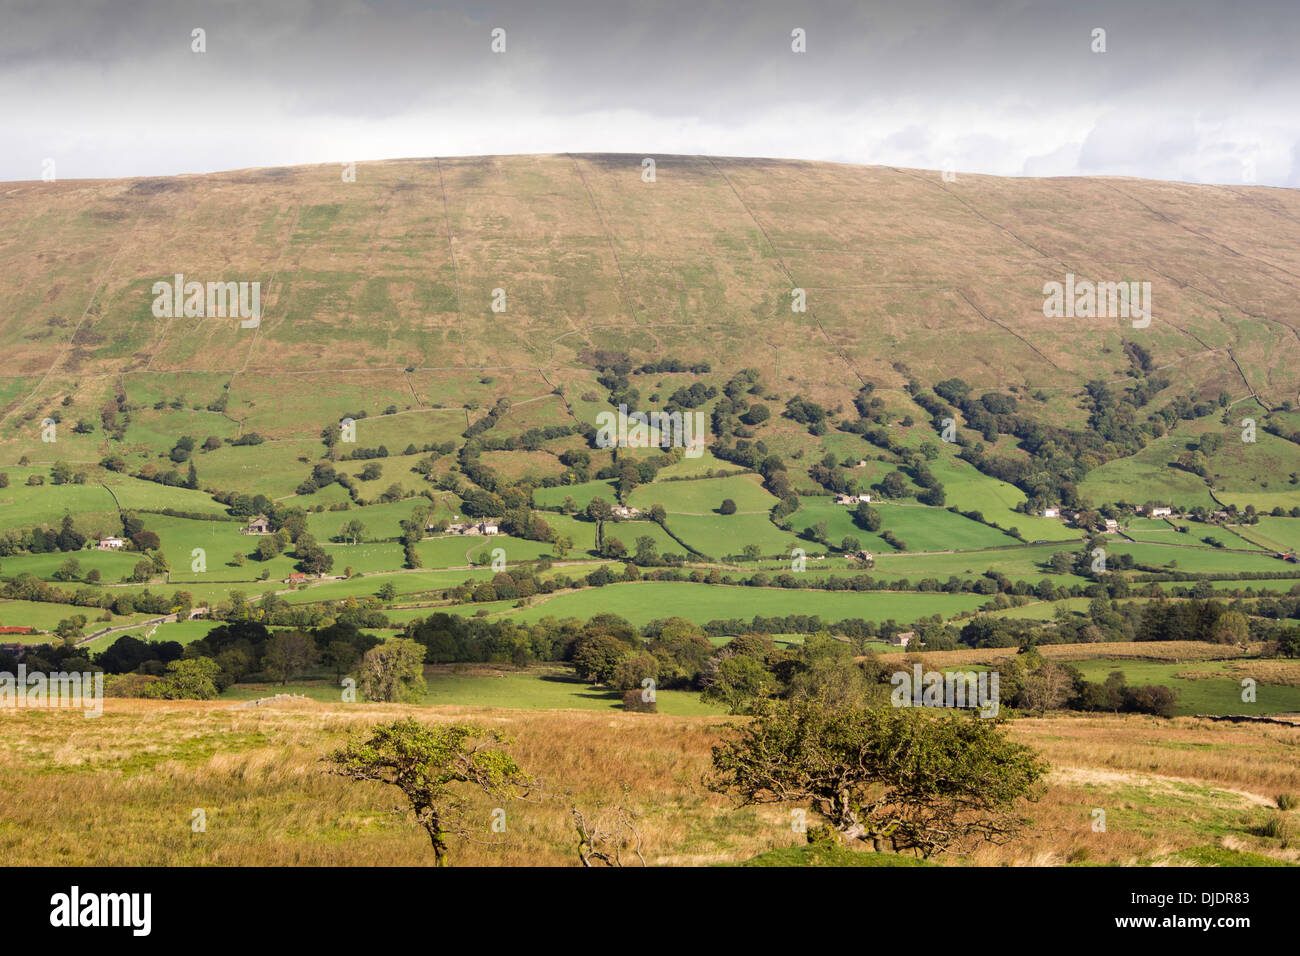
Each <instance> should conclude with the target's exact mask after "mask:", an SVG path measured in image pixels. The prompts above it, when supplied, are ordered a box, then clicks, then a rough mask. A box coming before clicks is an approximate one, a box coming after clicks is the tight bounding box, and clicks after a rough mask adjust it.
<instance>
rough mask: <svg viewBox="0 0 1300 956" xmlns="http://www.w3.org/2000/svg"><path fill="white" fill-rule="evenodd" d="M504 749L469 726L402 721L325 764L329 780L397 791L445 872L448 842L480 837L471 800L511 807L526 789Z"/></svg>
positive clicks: (489, 734) (525, 778)
mask: <svg viewBox="0 0 1300 956" xmlns="http://www.w3.org/2000/svg"><path fill="white" fill-rule="evenodd" d="M389 643H392V642H389ZM408 643H413V642H408ZM378 649H379V648H375V649H374V650H378ZM367 656H369V655H367ZM506 743H509V739H508V738H507V737H505V736H504V735H503V734H501V733H500V732H499V731H487V730H481V729H479V728H477V727H473V726H471V725H468V724H435V725H433V726H424V725H422V724H420V723H417V722H416V721H415V720H414V719H412V718H409V717H408V718H406V719H405V720H399V721H395V722H393V723H391V724H383V725H380V726H378V727H375V728H374V729H373V730H372V731H371V735H370V737H369V738H368V739H365V740H354V741H352V742H350V743H349V744H348V745H347V746H346V747H343V748H341V749H339V750H336V751H334V752H333V753H331V754H329V755H328V756H327V757H326V758H325V760H326V761H327V762H328V763H329V764H330V765H331V766H330V771H331V772H332V773H336V774H339V775H340V776H343V777H347V778H348V779H350V780H372V781H376V782H379V783H386V784H389V785H391V786H394V787H397V788H398V789H399V790H401V791H402V794H403V795H404V796H405V797H406V800H407V802H408V803H409V805H410V809H411V812H412V814H414V816H415V819H416V822H417V823H419V824H420V826H422V827H424V830H425V832H426V833H428V834H429V842H430V843H431V844H432V845H433V855H434V860H435V863H436V865H437V866H446V865H447V842H448V837H449V836H459V837H461V838H464V837H466V836H468V835H469V834H470V833H471V832H473V831H474V830H476V829H478V826H476V825H475V824H473V823H471V822H470V816H469V814H470V810H471V803H470V800H469V794H470V793H472V792H474V791H481V792H482V793H484V794H487V795H488V796H489V797H492V798H493V799H498V800H500V799H513V798H515V797H520V796H525V795H526V794H527V793H528V790H529V788H530V787H531V786H532V778H531V777H530V776H529V775H528V774H527V773H525V772H524V771H523V769H522V768H521V767H520V766H519V764H518V763H516V762H515V759H514V758H513V757H511V756H510V755H509V754H508V753H506V752H505V751H504V750H501V749H498V747H499V745H501V744H506Z"/></svg>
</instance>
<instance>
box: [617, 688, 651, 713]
mask: <svg viewBox="0 0 1300 956" xmlns="http://www.w3.org/2000/svg"><path fill="white" fill-rule="evenodd" d="M623 709H624V710H630V711H632V712H633V713H637V714H657V713H659V705H658V704H657V703H655V702H654V701H653V700H644V699H643V698H642V696H641V688H639V687H637V688H634V689H633V690H628V691H624V692H623Z"/></svg>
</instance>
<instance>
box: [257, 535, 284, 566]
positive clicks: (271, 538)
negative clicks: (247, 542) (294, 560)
mask: <svg viewBox="0 0 1300 956" xmlns="http://www.w3.org/2000/svg"><path fill="white" fill-rule="evenodd" d="M279 553H280V539H279V538H278V537H276V536H275V535H273V534H264V535H262V537H261V538H259V539H258V542H257V550H256V551H254V552H253V554H254V557H256V558H257V560H259V561H270V560H271V559H272V558H274V557H275V556H276V555H278V554H279Z"/></svg>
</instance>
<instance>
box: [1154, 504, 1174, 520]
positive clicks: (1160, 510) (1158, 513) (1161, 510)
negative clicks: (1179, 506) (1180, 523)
mask: <svg viewBox="0 0 1300 956" xmlns="http://www.w3.org/2000/svg"><path fill="white" fill-rule="evenodd" d="M1173 513H1174V509H1173V508H1167V507H1165V506H1164V505H1156V506H1155V507H1153V508H1152V509H1151V517H1153V518H1165V517H1168V516H1169V515H1171V514H1173Z"/></svg>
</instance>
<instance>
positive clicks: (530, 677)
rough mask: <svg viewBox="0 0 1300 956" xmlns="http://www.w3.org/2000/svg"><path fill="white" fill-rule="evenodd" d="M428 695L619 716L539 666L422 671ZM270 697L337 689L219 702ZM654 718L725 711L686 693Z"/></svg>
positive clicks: (675, 695) (235, 692)
mask: <svg viewBox="0 0 1300 956" xmlns="http://www.w3.org/2000/svg"><path fill="white" fill-rule="evenodd" d="M425 682H426V683H427V684H428V687H429V691H428V693H427V694H426V695H425V697H424V700H423V701H422V704H423V705H424V706H448V705H451V706H458V707H483V708H492V707H499V708H505V709H509V710H553V709H577V710H622V709H623V701H622V695H621V694H619V693H616V692H615V691H611V690H609V689H607V688H604V687H598V686H593V685H591V684H588V683H587V682H586V681H583V680H579V679H578V678H576V677H574V676H573V672H572V671H571V670H570V669H569V668H567V667H557V666H544V665H539V666H535V667H531V668H528V669H527V670H517V669H514V668H509V667H502V668H500V669H493V668H491V667H487V666H482V665H475V666H473V667H468V666H462V667H460V668H452V667H426V668H425ZM275 694H303V695H305V696H307V697H310V698H311V699H312V700H319V701H325V702H330V703H337V702H338V701H339V699H340V689H339V688H338V687H337V686H336V685H335V684H333V683H332V682H330V681H323V680H322V681H301V682H295V683H293V684H289V685H287V686H283V687H282V686H280V685H278V684H235V685H234V686H232V687H230V688H229V689H227V690H226V692H225V693H224V694H222V699H223V700H230V701H241V700H256V699H258V698H260V697H271V696H274V695H275ZM656 698H657V699H656V703H657V704H658V705H659V712H660V713H663V714H669V715H675V716H693V715H700V714H722V713H726V710H725V708H720V707H718V706H716V705H713V704H707V703H704V702H703V701H701V700H700V695H699V694H698V693H697V692H695V691H688V690H660V691H656Z"/></svg>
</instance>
